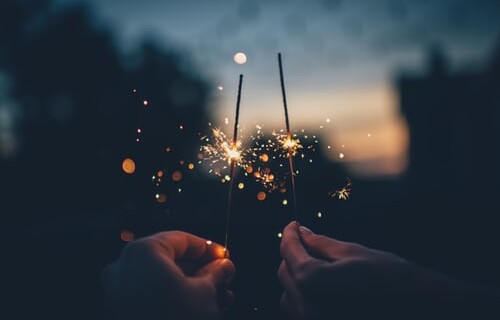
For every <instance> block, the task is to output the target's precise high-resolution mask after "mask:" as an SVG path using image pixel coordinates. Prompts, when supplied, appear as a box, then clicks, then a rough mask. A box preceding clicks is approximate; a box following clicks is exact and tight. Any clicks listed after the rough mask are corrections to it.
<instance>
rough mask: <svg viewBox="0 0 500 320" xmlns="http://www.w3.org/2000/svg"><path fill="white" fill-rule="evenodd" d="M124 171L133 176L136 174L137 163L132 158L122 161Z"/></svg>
mask: <svg viewBox="0 0 500 320" xmlns="http://www.w3.org/2000/svg"><path fill="white" fill-rule="evenodd" d="M122 170H123V171H124V172H125V173H128V174H133V173H134V172H135V162H134V160H132V159H131V158H125V159H123V161H122Z"/></svg>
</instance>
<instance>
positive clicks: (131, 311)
mask: <svg viewBox="0 0 500 320" xmlns="http://www.w3.org/2000/svg"><path fill="white" fill-rule="evenodd" d="M225 253H226V252H225V250H224V248H223V247H222V246H220V245H218V244H215V243H211V242H207V240H205V239H202V238H199V237H196V236H194V235H191V234H189V233H185V232H181V231H168V232H161V233H158V234H155V235H153V236H149V237H145V238H142V239H138V240H136V241H133V242H131V243H129V244H127V246H126V247H125V248H124V250H123V252H122V254H121V256H120V258H119V259H118V260H117V261H116V262H114V263H113V264H111V265H110V266H108V267H106V268H105V269H104V271H103V273H102V283H103V287H104V292H105V298H106V301H107V302H108V306H109V307H110V311H111V312H112V313H113V314H114V315H115V316H117V318H119V319H122V320H123V319H147V320H150V319H169V320H172V319H219V318H221V316H222V314H223V311H224V308H226V307H229V305H231V304H232V300H233V295H232V293H231V291H228V290H227V286H228V284H229V281H230V280H231V279H232V278H233V276H234V273H235V267H234V265H233V263H232V262H231V261H230V260H229V259H226V258H224V257H225V256H227V255H226V254H225Z"/></svg>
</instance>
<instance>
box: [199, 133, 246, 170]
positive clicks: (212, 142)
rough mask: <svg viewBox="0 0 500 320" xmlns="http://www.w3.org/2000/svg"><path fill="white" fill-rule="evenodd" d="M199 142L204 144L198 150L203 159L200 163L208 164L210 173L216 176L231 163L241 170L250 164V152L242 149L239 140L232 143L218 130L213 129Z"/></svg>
mask: <svg viewBox="0 0 500 320" xmlns="http://www.w3.org/2000/svg"><path fill="white" fill-rule="evenodd" d="M201 140H202V141H204V142H206V144H205V145H203V146H201V148H200V151H201V152H202V154H203V159H202V160H200V161H206V162H208V163H209V166H210V167H212V169H211V170H212V172H213V173H214V174H216V175H219V176H220V175H221V174H222V172H223V171H224V170H225V169H227V168H228V167H229V166H230V165H231V163H234V164H235V165H236V166H238V167H241V168H243V169H246V168H247V167H248V166H249V165H250V164H251V162H250V161H249V160H248V153H249V152H250V150H248V149H244V148H243V147H242V143H241V140H237V141H236V143H234V142H233V141H231V140H230V139H228V137H227V136H226V134H225V133H224V132H223V131H222V130H221V129H219V128H213V129H212V134H211V136H203V137H202V138H201Z"/></svg>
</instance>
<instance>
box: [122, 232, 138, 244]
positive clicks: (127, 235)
mask: <svg viewBox="0 0 500 320" xmlns="http://www.w3.org/2000/svg"><path fill="white" fill-rule="evenodd" d="M120 239H122V241H125V242H129V241H133V240H134V239H135V235H134V233H133V232H132V231H130V230H122V232H120Z"/></svg>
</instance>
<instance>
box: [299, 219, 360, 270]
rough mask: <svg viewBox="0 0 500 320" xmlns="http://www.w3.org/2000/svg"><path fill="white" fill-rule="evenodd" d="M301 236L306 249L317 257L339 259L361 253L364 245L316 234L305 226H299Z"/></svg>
mask: <svg viewBox="0 0 500 320" xmlns="http://www.w3.org/2000/svg"><path fill="white" fill-rule="evenodd" d="M299 233H300V238H301V239H302V243H303V245H304V247H305V248H306V250H307V251H308V252H309V254H310V255H312V256H313V257H315V258H318V259H323V260H326V261H330V262H333V261H337V260H341V259H345V258H349V257H353V256H355V255H359V253H360V251H362V250H363V247H362V246H360V245H357V244H355V243H350V242H344V241H340V240H337V239H334V238H330V237H327V236H323V235H317V234H314V233H313V232H312V231H311V230H309V229H308V228H306V227H304V226H300V227H299Z"/></svg>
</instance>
